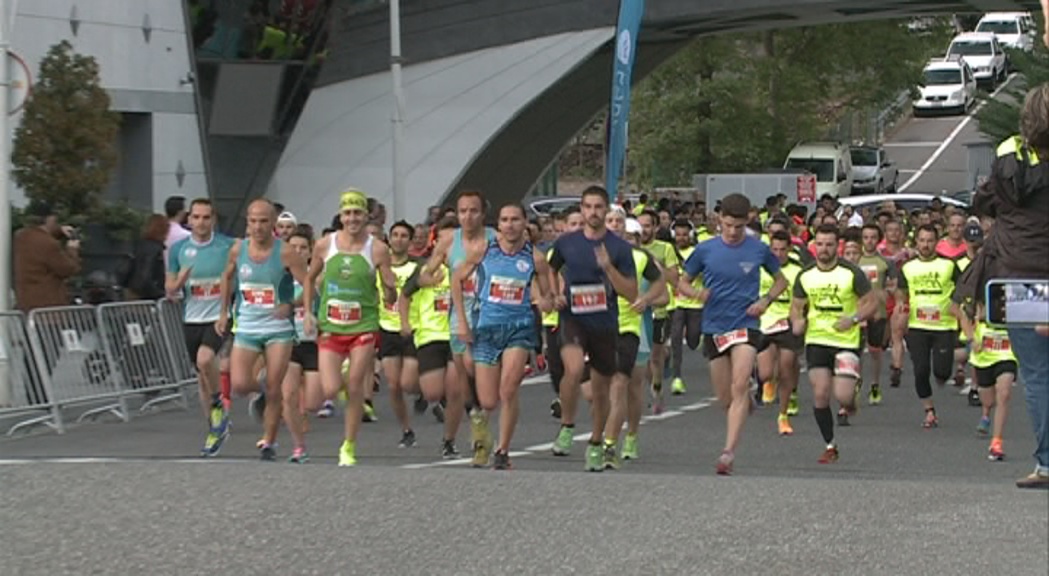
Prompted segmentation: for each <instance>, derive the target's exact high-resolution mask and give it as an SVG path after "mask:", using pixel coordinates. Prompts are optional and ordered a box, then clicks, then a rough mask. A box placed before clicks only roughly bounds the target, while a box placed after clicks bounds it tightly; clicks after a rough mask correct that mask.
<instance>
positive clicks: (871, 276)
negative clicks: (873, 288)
mask: <svg viewBox="0 0 1049 576" xmlns="http://www.w3.org/2000/svg"><path fill="white" fill-rule="evenodd" d="M860 270H863V273H864V274H866V275H867V279H868V280H870V281H871V283H872V284H873V283H875V282H877V281H878V267H877V266H862V267H860Z"/></svg>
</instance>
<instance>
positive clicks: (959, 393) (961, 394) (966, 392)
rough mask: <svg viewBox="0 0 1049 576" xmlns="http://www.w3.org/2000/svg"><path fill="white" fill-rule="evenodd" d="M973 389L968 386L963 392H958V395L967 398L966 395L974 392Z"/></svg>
mask: <svg viewBox="0 0 1049 576" xmlns="http://www.w3.org/2000/svg"><path fill="white" fill-rule="evenodd" d="M972 389H973V387H972V385H971V384H966V385H965V386H963V387H962V389H961V390H959V391H958V395H959V396H966V395H968V394H969V392H972Z"/></svg>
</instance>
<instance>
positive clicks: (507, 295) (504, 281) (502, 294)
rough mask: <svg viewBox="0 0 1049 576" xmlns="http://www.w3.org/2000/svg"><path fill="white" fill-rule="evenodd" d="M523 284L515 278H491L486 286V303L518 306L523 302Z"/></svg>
mask: <svg viewBox="0 0 1049 576" xmlns="http://www.w3.org/2000/svg"><path fill="white" fill-rule="evenodd" d="M524 292H525V282H524V280H518V279H516V278H507V277H505V276H493V277H492V281H491V282H490V283H489V284H488V301H489V302H492V303H495V304H513V305H518V304H521V303H523V302H524Z"/></svg>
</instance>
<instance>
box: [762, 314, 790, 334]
mask: <svg viewBox="0 0 1049 576" xmlns="http://www.w3.org/2000/svg"><path fill="white" fill-rule="evenodd" d="M787 330H790V321H789V320H787V319H786V318H784V319H782V320H780V321H778V322H776V323H775V324H773V325H772V326H769V327H768V328H765V329H764V330H762V331H761V332H762V333H763V334H779V333H780V332H786V331H787Z"/></svg>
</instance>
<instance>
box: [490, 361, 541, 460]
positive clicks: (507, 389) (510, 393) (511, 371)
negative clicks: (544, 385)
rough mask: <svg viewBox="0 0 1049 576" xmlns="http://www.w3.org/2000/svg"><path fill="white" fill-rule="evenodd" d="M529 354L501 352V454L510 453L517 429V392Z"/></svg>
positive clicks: (518, 409)
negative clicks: (511, 442)
mask: <svg viewBox="0 0 1049 576" xmlns="http://www.w3.org/2000/svg"><path fill="white" fill-rule="evenodd" d="M529 352H530V350H528V349H525V348H507V349H506V350H505V351H504V352H503V358H502V362H501V364H502V365H501V366H500V372H499V378H500V381H499V386H498V391H499V403H500V404H501V406H502V411H501V412H500V413H499V446H498V451H500V452H502V453H503V454H508V453H509V452H510V441H511V440H513V437H514V429H515V428H516V427H517V418H518V415H519V413H520V401H519V394H518V392H519V390H520V389H521V379H522V378H524V369H525V363H526V362H528V355H529ZM478 367H480V366H478Z"/></svg>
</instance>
